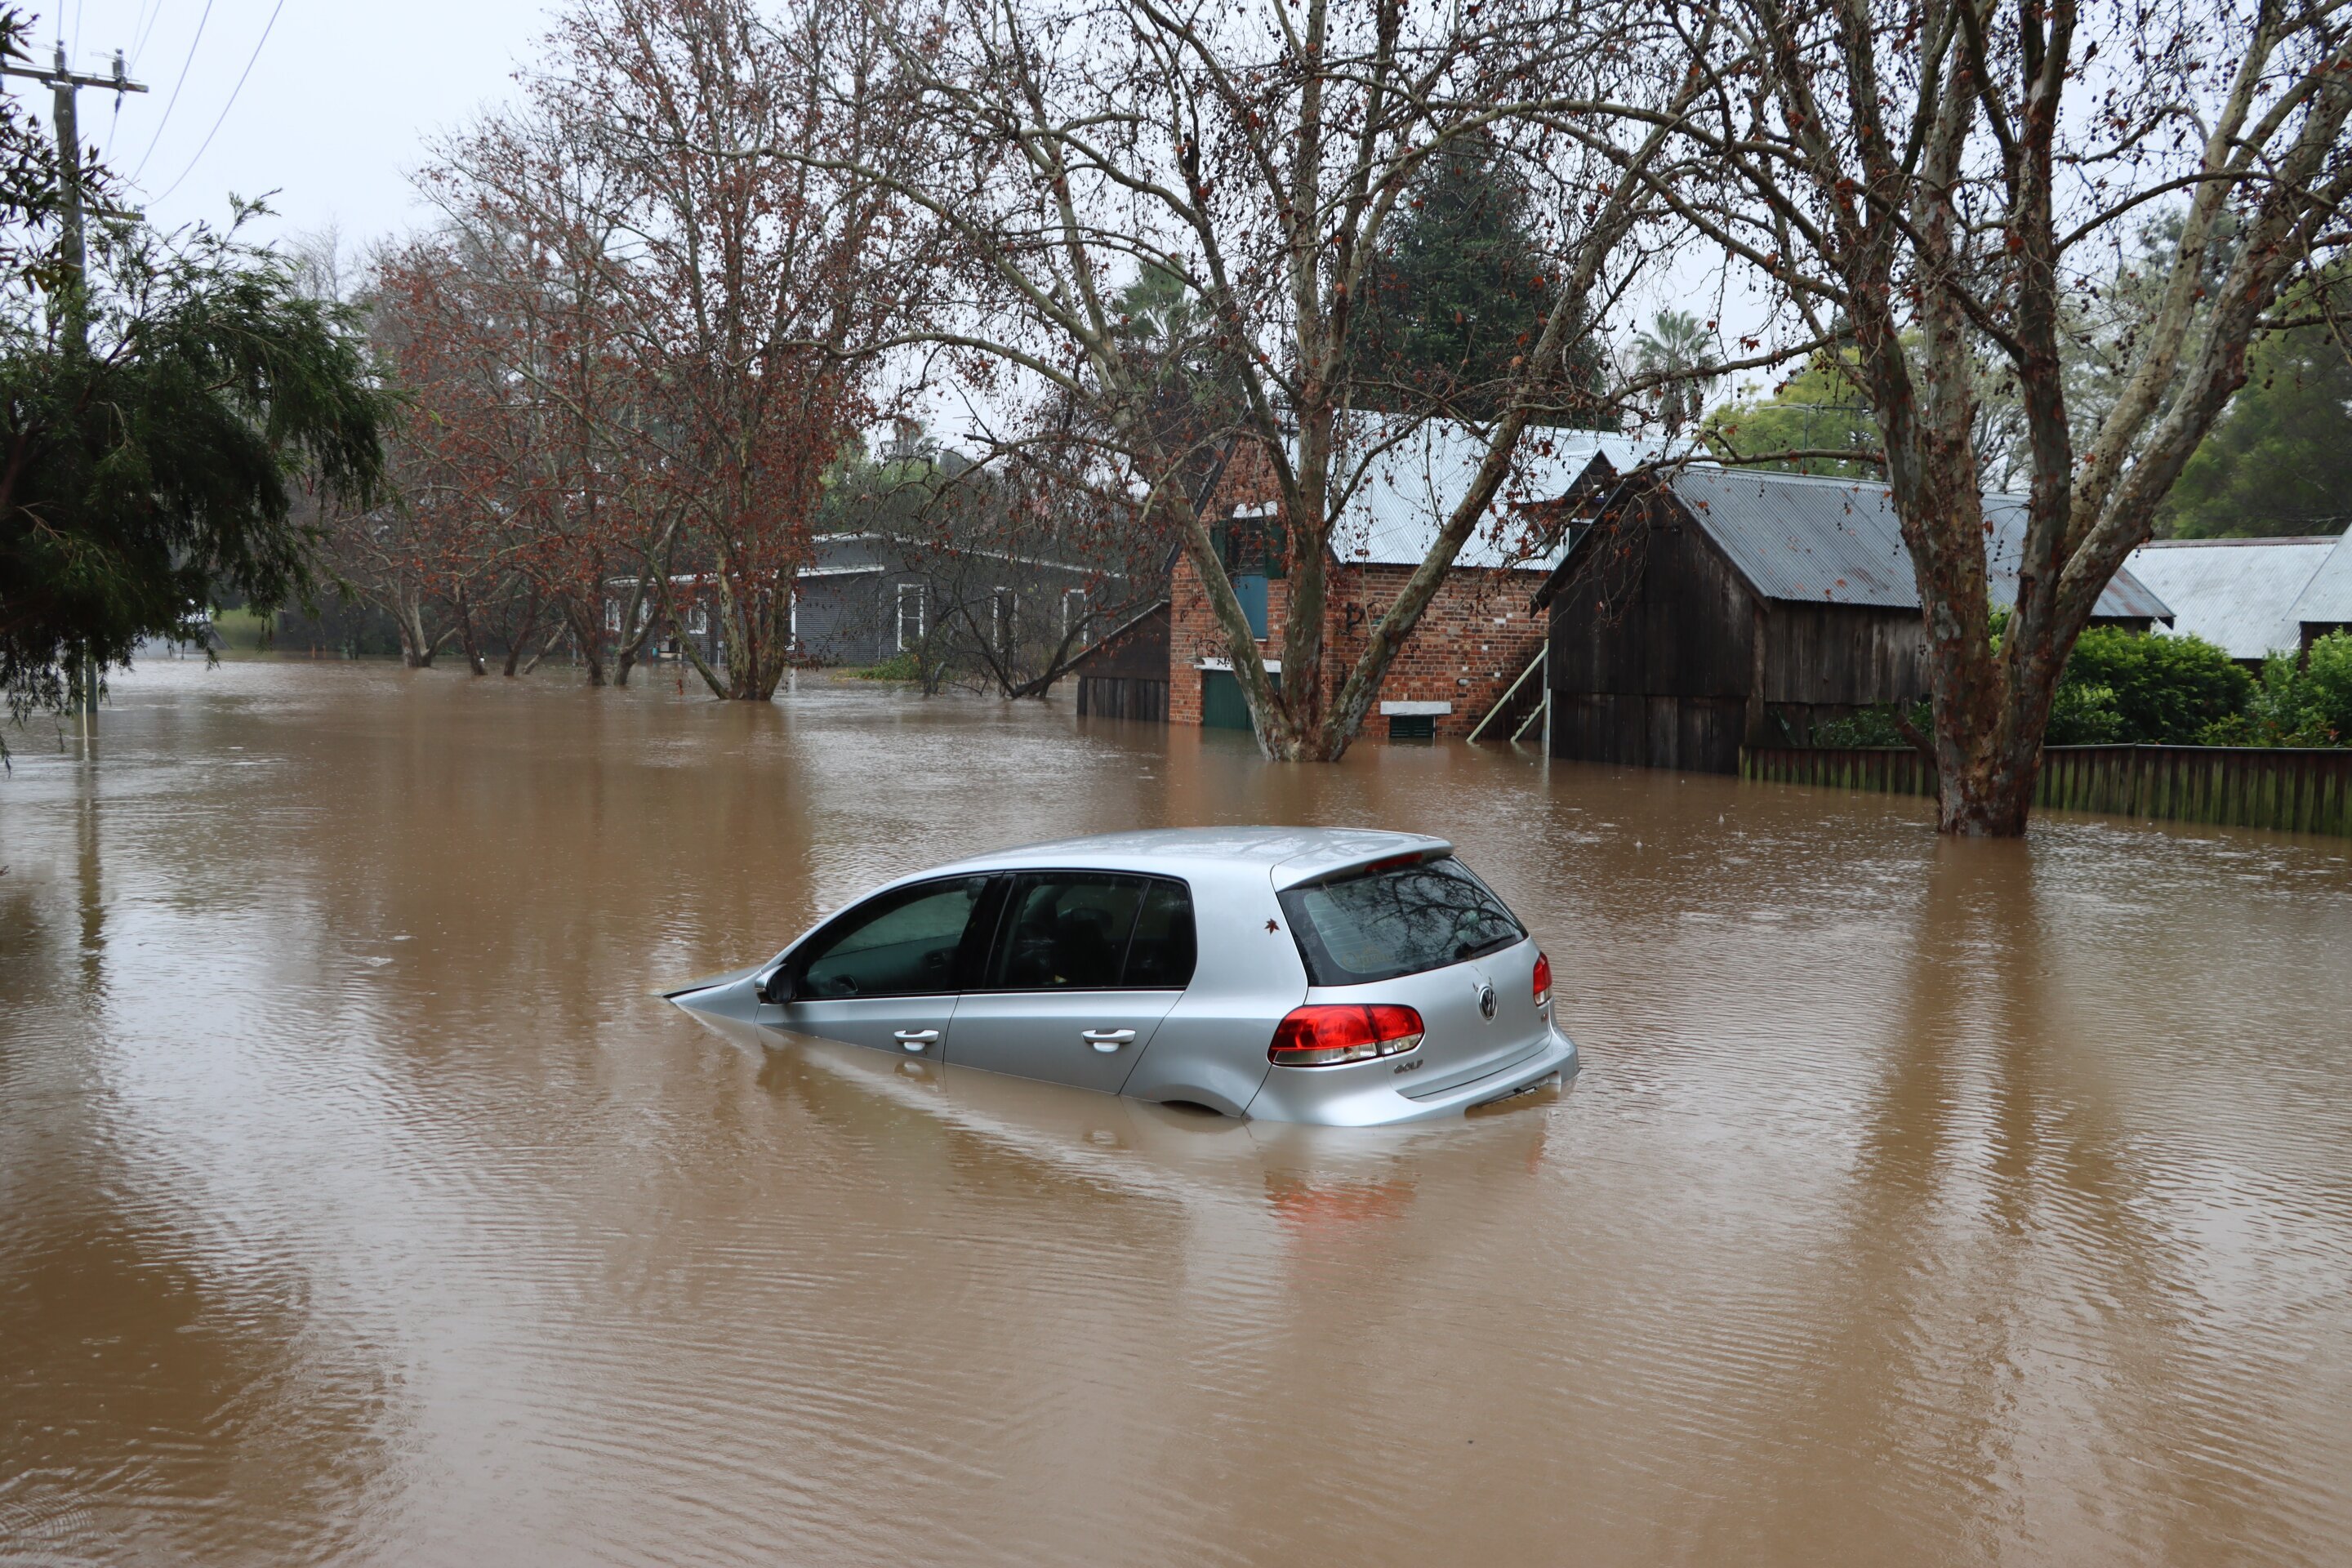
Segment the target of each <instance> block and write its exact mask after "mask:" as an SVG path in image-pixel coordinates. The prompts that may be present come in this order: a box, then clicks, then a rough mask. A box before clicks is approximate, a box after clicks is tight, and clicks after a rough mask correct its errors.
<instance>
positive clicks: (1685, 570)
mask: <svg viewBox="0 0 2352 1568" xmlns="http://www.w3.org/2000/svg"><path fill="white" fill-rule="evenodd" d="M1597 526H1598V531H1596V532H1595V533H1593V534H1592V535H1591V536H1590V537H1588V538H1586V539H1585V540H1583V541H1582V542H1580V544H1579V546H1578V559H1577V561H1576V562H1575V563H1573V569H1572V572H1571V574H1570V577H1569V580H1568V581H1567V582H1566V583H1564V584H1562V585H1561V587H1560V589H1559V593H1558V595H1557V596H1556V597H1555V598H1554V600H1553V602H1552V605H1551V628H1550V635H1551V658H1550V663H1549V670H1548V673H1547V679H1548V681H1549V685H1550V688H1551V698H1552V725H1551V736H1552V748H1551V749H1552V754H1553V755H1554V756H1558V757H1566V758H1570V759H1574V760H1577V761H1581V762H1595V763H1624V764H1629V765H1632V766H1635V767H1651V768H1685V769H1689V770H1692V771H1694V772H1701V773H1735V772H1737V771H1738V766H1739V748H1740V746H1741V745H1742V744H1743V743H1746V744H1748V745H1755V744H1759V743H1760V742H1763V741H1765V740H1766V739H1767V738H1769V737H1776V736H1779V735H1781V734H1784V733H1786V734H1793V735H1798V736H1802V735H1805V734H1807V733H1809V732H1810V731H1811V726H1812V725H1814V724H1817V723H1820V722H1823V721H1827V720H1831V719H1835V718H1840V717H1843V716H1844V715H1846V714H1849V713H1852V712H1853V711H1854V710H1857V709H1859V708H1864V707H1868V706H1870V705H1872V704H1874V703H1881V702H1908V701H1912V700H1916V699H1917V698H1919V697H1922V696H1924V695H1926V693H1927V636H1926V633H1925V630H1924V629H1923V627H1922V626H1921V625H1920V621H1919V616H1918V612H1917V611H1916V610H1909V609H1899V608H1887V609H1881V608H1873V607H1866V606H1863V605H1811V604H1790V603H1785V602H1780V601H1771V602H1766V601H1763V600H1760V599H1759V598H1758V596H1757V595H1756V594H1755V593H1754V591H1753V590H1752V589H1750V587H1749V586H1748V581H1747V579H1746V578H1745V577H1743V576H1742V575H1741V574H1739V572H1738V569H1737V568H1735V567H1734V566H1733V565H1732V564H1731V562H1730V560H1729V558H1728V557H1727V556H1726V555H1725V554H1724V553H1723V552H1722V551H1721V550H1719V549H1718V548H1717V545H1716V543H1715V541H1714V540H1713V539H1712V538H1711V537H1710V536H1709V535H1708V533H1707V531H1706V526H1705V525H1703V524H1702V523H1700V522H1699V521H1697V520H1696V519H1695V518H1693V517H1692V516H1691V515H1690V513H1689V512H1687V511H1686V510H1684V509H1683V508H1682V507H1681V505H1679V504H1678V503H1676V502H1675V501H1672V500H1667V499H1665V498H1662V497H1661V498H1653V499H1652V500H1650V501H1649V502H1648V503H1646V506H1645V507H1644V508H1643V510H1638V511H1630V510H1629V511H1628V512H1626V513H1623V514H1621V515H1620V516H1619V517H1618V518H1617V519H1616V520H1615V521H1604V522H1602V523H1601V524H1599V525H1597ZM1784 725H1785V726H1786V728H1785V730H1784V729H1783V728H1782V726H1784Z"/></svg>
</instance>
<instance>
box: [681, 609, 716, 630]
mask: <svg viewBox="0 0 2352 1568" xmlns="http://www.w3.org/2000/svg"><path fill="white" fill-rule="evenodd" d="M686 629H687V631H688V633H689V634H691V635H692V636H695V637H700V636H702V634H703V633H705V632H707V631H709V629H710V612H709V609H707V608H705V607H704V606H703V605H695V606H694V607H693V608H692V609H690V610H688V611H687V612H686Z"/></svg>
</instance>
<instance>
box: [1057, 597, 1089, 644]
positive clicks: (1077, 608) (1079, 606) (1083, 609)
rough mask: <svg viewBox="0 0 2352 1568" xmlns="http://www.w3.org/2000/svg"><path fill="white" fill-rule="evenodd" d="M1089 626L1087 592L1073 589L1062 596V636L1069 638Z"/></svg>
mask: <svg viewBox="0 0 2352 1568" xmlns="http://www.w3.org/2000/svg"><path fill="white" fill-rule="evenodd" d="M1086 624H1087V591H1086V590H1085V589H1084V588H1071V589H1067V590H1066V591H1065V592H1064V593H1063V595H1062V635H1063V636H1064V637H1068V636H1069V635H1070V634H1071V633H1072V632H1073V631H1075V630H1076V629H1077V628H1078V627H1080V626H1085V625H1086Z"/></svg>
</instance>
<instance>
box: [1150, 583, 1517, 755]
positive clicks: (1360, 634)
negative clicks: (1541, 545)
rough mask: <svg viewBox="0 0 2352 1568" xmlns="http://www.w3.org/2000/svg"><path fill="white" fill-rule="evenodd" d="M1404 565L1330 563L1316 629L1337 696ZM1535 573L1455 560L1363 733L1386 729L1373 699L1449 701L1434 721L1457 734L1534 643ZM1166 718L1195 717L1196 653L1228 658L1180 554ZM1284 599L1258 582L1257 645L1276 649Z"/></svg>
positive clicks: (1481, 712) (1274, 653) (1277, 589)
mask: <svg viewBox="0 0 2352 1568" xmlns="http://www.w3.org/2000/svg"><path fill="white" fill-rule="evenodd" d="M1411 575H1412V568H1411V567H1409V566H1381V565H1362V564H1348V565H1339V566H1335V567H1334V568H1333V569H1332V573H1331V584H1330V601H1329V604H1328V606H1327V612H1328V613H1327V616H1326V619H1325V623H1324V628H1323V636H1324V646H1325V648H1326V650H1327V651H1326V653H1325V662H1324V668H1325V672H1326V674H1327V676H1328V679H1329V680H1330V683H1331V691H1332V693H1333V694H1334V695H1337V693H1338V691H1339V684H1340V682H1342V681H1343V680H1345V679H1347V672H1348V670H1349V668H1350V667H1352V666H1353V665H1354V663H1355V661H1356V659H1357V658H1359V657H1360V655H1361V654H1362V653H1363V650H1364V645H1365V643H1366V641H1367V640H1368V637H1369V634H1370V629H1371V625H1372V622H1373V621H1374V620H1375V619H1376V618H1378V617H1379V616H1380V615H1381V613H1382V612H1383V611H1385V610H1386V609H1387V608H1388V606H1389V605H1391V604H1393V603H1394V602H1395V600H1396V596H1397V594H1398V592H1399V591H1400V590H1402V588H1403V586H1404V584H1405V580H1406V579H1407V578H1408V577H1410V576H1411ZM1543 579H1544V574H1542V573H1541V572H1534V571H1508V572H1507V571H1497V570H1493V569H1489V568H1478V567H1456V568H1455V569H1454V571H1453V572H1452V573H1450V574H1447V577H1446V581H1445V584H1444V586H1443V587H1441V588H1440V589H1438V591H1437V596H1436V597H1435V598H1433V599H1432V600H1431V601H1430V603H1429V608H1428V609H1427V610H1426V611H1424V612H1423V616H1422V618H1421V624H1420V626H1416V627H1415V628H1414V629H1413V634H1412V637H1410V638H1408V639H1407V640H1406V642H1405V645H1404V647H1403V648H1402V650H1401V651H1400V652H1399V653H1398V655H1397V657H1396V659H1395V661H1394V662H1392V663H1391V665H1390V666H1389V672H1388V676H1387V678H1386V679H1384V680H1382V681H1381V695H1380V699H1379V700H1376V701H1375V702H1374V703H1373V705H1372V710H1371V712H1370V714H1369V715H1367V716H1366V718H1365V721H1364V730H1363V733H1364V734H1365V735H1366V736H1367V737H1369V738H1370V739H1372V740H1380V739H1382V738H1384V737H1385V736H1386V735H1387V733H1388V725H1387V721H1385V720H1383V719H1382V718H1381V713H1380V702H1381V701H1391V702H1451V703H1453V704H1454V711H1453V712H1451V713H1448V714H1444V715H1441V716H1440V717H1439V718H1438V720H1437V732H1438V733H1439V734H1441V735H1465V734H1468V733H1469V731H1470V727H1471V726H1472V725H1474V724H1475V723H1477V721H1479V720H1480V719H1482V718H1484V717H1485V716H1486V710H1487V709H1489V708H1490V707H1492V706H1494V704H1495V702H1496V700H1497V699H1498V698H1500V697H1501V696H1502V694H1503V691H1504V689H1506V688H1507V687H1508V686H1509V685H1510V683H1511V682H1512V681H1513V680H1515V679H1517V678H1518V674H1519V671H1520V670H1522V669H1524V668H1527V664H1528V660H1529V659H1531V658H1534V657H1535V655H1536V649H1537V648H1538V647H1540V646H1541V645H1542V642H1543V637H1544V630H1545V627H1544V621H1543V617H1542V616H1539V615H1535V614H1531V613H1530V612H1529V611H1528V599H1529V598H1530V597H1531V596H1532V595H1534V593H1535V591H1536V589H1537V588H1538V587H1539V586H1540V585H1541V584H1542V583H1543ZM1170 599H1171V621H1170V633H1169V681H1168V720H1169V722H1170V723H1171V724H1198V723H1200V721H1201V674H1200V662H1201V660H1202V659H1204V658H1214V659H1224V658H1230V657H1231V653H1230V650H1229V649H1228V648H1227V647H1226V646H1225V638H1224V634H1223V631H1222V630H1221V629H1220V628H1219V627H1218V626H1217V617H1216V614H1215V612H1214V611H1213V610H1211V609H1210V607H1209V596H1208V594H1207V592H1206V591H1205V590H1204V589H1203V588H1202V585H1201V578H1200V574H1198V573H1197V572H1195V571H1194V570H1193V568H1192V560H1191V558H1190V557H1189V556H1181V557H1179V558H1178V560H1177V563H1176V572H1175V577H1174V581H1173V583H1172V584H1171V588H1170ZM1289 607H1290V599H1289V584H1288V583H1286V582H1285V581H1283V580H1280V579H1276V581H1274V582H1272V583H1269V584H1266V595H1265V622H1266V625H1265V629H1266V633H1267V637H1266V639H1265V641H1263V642H1261V643H1259V644H1258V651H1259V653H1260V654H1261V655H1263V656H1264V657H1265V658H1280V657H1281V647H1282V628H1283V625H1284V620H1285V617H1286V615H1287V613H1288V610H1289Z"/></svg>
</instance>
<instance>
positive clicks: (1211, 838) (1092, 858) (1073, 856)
mask: <svg viewBox="0 0 2352 1568" xmlns="http://www.w3.org/2000/svg"><path fill="white" fill-rule="evenodd" d="M1452 849H1453V846H1452V845H1451V844H1449V843H1447V842H1446V841H1445V840H1444V839H1443V838H1433V837H1430V836H1429V835H1427V834H1425V833H1388V832H1383V831H1381V830H1380V829H1378V828H1370V827H1159V828H1146V829H1139V830H1136V831H1133V832H1127V833H1097V834H1093V835H1090V836H1088V837H1083V838H1056V839H1051V840H1049V841H1047V842H1045V843H1043V844H1024V845H1023V846H1021V847H1018V848H1014V849H1003V850H999V851H997V852H995V853H994V854H990V855H975V856H972V857H971V858H969V859H965V860H959V861H957V862H956V863H955V864H954V865H952V866H942V867H940V868H938V869H937V870H935V871H929V872H925V873H924V875H925V876H940V875H944V874H950V873H954V872H959V871H1002V870H1018V869H1021V868H1047V867H1050V868H1055V869H1061V870H1075V869H1092V868H1101V869H1104V870H1118V871H1164V872H1166V873H1167V874H1169V875H1171V876H1181V875H1184V874H1186V873H1187V872H1188V871H1190V872H1196V873H1197V872H1201V871H1204V870H1212V869H1229V868H1232V867H1234V865H1235V864H1237V863H1238V864H1242V865H1255V866H1261V867H1264V868H1265V870H1266V873H1267V874H1268V875H1270V876H1271V877H1272V879H1273V880H1274V884H1275V885H1276V887H1289V886H1291V885H1292V884H1293V883H1297V882H1303V881H1307V880H1310V879H1313V878H1316V877H1320V876H1325V875H1328V873H1330V872H1332V871H1337V870H1341V869H1344V868H1347V867H1349V866H1354V865H1360V864H1361V863H1363V862H1365V861H1367V860H1379V859H1383V858H1387V857H1389V856H1391V855H1433V854H1445V853H1447V852H1449V851H1451V850H1452Z"/></svg>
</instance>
